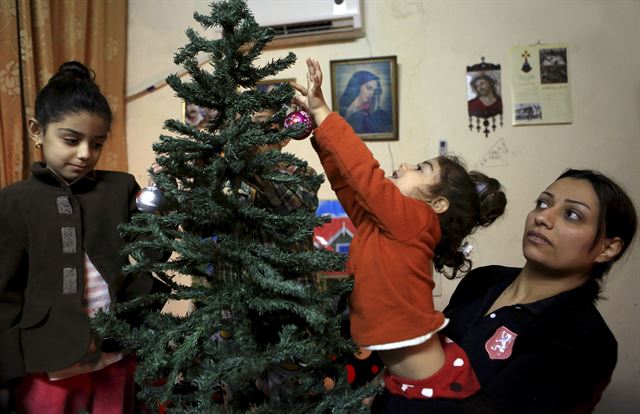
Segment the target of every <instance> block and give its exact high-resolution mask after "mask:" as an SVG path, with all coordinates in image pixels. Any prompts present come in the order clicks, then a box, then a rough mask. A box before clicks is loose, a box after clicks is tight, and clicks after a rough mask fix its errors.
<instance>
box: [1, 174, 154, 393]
mask: <svg viewBox="0 0 640 414" xmlns="http://www.w3.org/2000/svg"><path fill="white" fill-rule="evenodd" d="M31 172H32V176H31V177H30V178H29V179H27V180H25V181H22V182H19V183H16V184H13V185H10V186H8V187H5V188H3V189H2V190H0V384H2V383H4V382H5V381H8V380H10V379H13V378H17V377H20V376H22V375H24V373H25V372H30V373H35V372H48V371H53V370H58V369H61V368H65V367H68V366H70V365H72V364H73V363H75V362H76V361H78V360H79V359H80V358H81V357H82V356H83V355H84V354H85V352H86V351H87V347H88V345H89V340H90V332H91V323H90V320H89V318H88V317H87V316H86V315H85V314H84V312H83V309H82V297H83V284H84V267H83V258H84V254H85V252H86V253H87V255H88V256H89V257H90V258H91V261H92V262H93V264H94V265H95V267H96V268H97V269H98V271H99V272H100V274H101V275H102V277H103V278H104V279H105V281H106V282H107V284H108V285H109V292H110V294H111V299H112V301H113V302H117V301H122V300H126V299H130V298H133V297H135V296H139V295H141V294H145V293H148V292H150V291H151V290H152V287H153V285H154V279H153V278H152V277H151V276H150V275H144V276H140V277H135V276H133V275H128V276H125V275H124V274H123V273H122V270H121V269H122V267H123V265H125V264H127V263H128V258H127V257H126V256H124V255H122V254H121V253H120V252H121V250H122V248H123V247H124V244H125V242H126V240H124V239H123V238H122V237H121V235H120V231H119V230H118V225H119V224H121V223H124V222H128V221H129V219H130V218H131V216H132V215H133V214H134V213H136V212H137V208H136V204H135V198H136V194H137V192H138V190H139V186H138V184H137V183H136V181H135V179H134V178H133V176H131V175H130V174H126V173H120V172H109V171H95V172H93V173H92V174H90V175H88V176H87V177H84V178H82V179H81V180H79V181H77V182H75V183H73V184H72V185H70V186H68V185H66V184H64V183H63V182H61V181H60V180H59V179H58V178H57V177H56V176H55V175H54V174H53V173H51V171H50V170H48V169H47V168H46V166H45V165H44V164H41V163H36V164H34V165H33V167H32V169H31Z"/></svg>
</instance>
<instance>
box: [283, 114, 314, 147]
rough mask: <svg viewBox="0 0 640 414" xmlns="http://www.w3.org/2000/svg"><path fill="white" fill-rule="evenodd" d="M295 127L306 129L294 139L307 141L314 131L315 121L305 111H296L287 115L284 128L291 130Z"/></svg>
mask: <svg viewBox="0 0 640 414" xmlns="http://www.w3.org/2000/svg"><path fill="white" fill-rule="evenodd" d="M294 125H304V129H303V130H302V131H301V132H300V134H299V135H298V136H295V137H292V138H293V139H297V140H301V139H305V138H307V137H308V136H309V135H310V134H311V131H313V120H312V119H311V116H310V115H309V114H308V113H306V112H305V111H295V112H291V113H290V114H289V115H287V117H286V118H285V119H284V127H285V128H291V127H292V126H294Z"/></svg>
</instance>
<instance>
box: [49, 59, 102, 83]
mask: <svg viewBox="0 0 640 414" xmlns="http://www.w3.org/2000/svg"><path fill="white" fill-rule="evenodd" d="M94 78H95V74H94V73H93V72H92V71H91V70H89V68H87V67H86V66H85V65H83V64H82V63H80V62H77V61H75V60H74V61H70V62H65V63H63V64H62V65H60V68H58V73H56V74H55V75H54V76H53V77H52V78H51V80H58V79H70V80H85V81H93V80H94Z"/></svg>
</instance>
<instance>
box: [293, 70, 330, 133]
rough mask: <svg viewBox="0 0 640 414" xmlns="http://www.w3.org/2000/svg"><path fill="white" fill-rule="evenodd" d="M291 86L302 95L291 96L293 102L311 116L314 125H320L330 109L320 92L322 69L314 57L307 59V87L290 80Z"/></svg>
mask: <svg viewBox="0 0 640 414" xmlns="http://www.w3.org/2000/svg"><path fill="white" fill-rule="evenodd" d="M291 86H292V87H293V88H294V89H295V90H297V91H298V92H300V94H301V95H302V96H303V97H306V98H307V99H302V98H301V97H299V96H295V97H294V98H293V102H294V103H295V104H296V105H298V106H300V107H302V108H303V109H304V110H305V111H307V112H308V113H310V114H311V116H313V120H314V121H315V123H316V125H320V124H321V123H322V121H324V120H325V118H326V117H327V116H329V114H330V113H331V109H330V108H329V106H328V105H327V102H326V101H325V100H324V95H323V94H322V69H320V64H319V63H318V61H317V60H315V59H310V58H309V59H307V87H306V88H305V87H304V86H302V85H300V84H299V83H295V82H292V83H291Z"/></svg>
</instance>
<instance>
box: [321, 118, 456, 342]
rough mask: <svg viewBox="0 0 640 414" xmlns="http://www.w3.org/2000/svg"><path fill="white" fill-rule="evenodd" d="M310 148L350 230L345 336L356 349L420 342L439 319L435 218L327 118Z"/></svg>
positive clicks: (341, 125)
mask: <svg viewBox="0 0 640 414" xmlns="http://www.w3.org/2000/svg"><path fill="white" fill-rule="evenodd" d="M314 136H315V138H314V139H313V145H314V148H315V149H316V151H317V152H318V155H319V157H320V161H321V162H322V165H323V167H324V171H325V173H326V175H327V178H328V179H329V182H330V183H331V188H332V189H333V191H335V193H336V195H337V197H338V199H339V201H340V203H341V204H342V206H343V208H344V209H345V211H346V212H347V214H348V215H349V218H350V219H351V221H352V222H353V224H354V225H355V227H356V230H357V231H356V235H355V237H354V239H353V241H352V242H351V247H350V252H349V262H348V264H347V269H348V271H349V272H351V273H353V274H354V277H355V286H354V289H353V292H352V294H351V304H350V315H351V335H352V336H353V338H354V340H355V341H356V342H357V343H358V344H360V345H362V346H372V345H382V344H389V343H393V342H400V341H405V340H410V339H414V338H418V337H421V336H423V335H426V334H428V333H430V332H434V331H436V330H438V329H439V328H440V327H441V326H442V325H443V323H444V316H443V315H442V313H441V312H436V311H435V310H434V305H433V296H432V294H431V292H432V291H433V287H434V283H433V277H432V267H433V266H432V262H431V260H432V258H433V250H434V248H435V246H436V245H437V243H438V241H439V240H440V223H439V220H438V217H437V215H436V213H435V212H434V211H433V209H432V208H431V207H430V206H429V205H428V204H427V203H425V202H424V201H420V200H416V199H414V198H410V197H406V196H404V195H402V194H401V193H400V190H398V188H397V187H396V186H395V184H393V183H392V182H391V181H390V180H388V179H387V178H385V176H384V171H383V170H382V169H380V164H379V163H378V161H376V160H375V159H374V158H373V155H372V154H371V152H370V151H369V149H368V148H367V147H366V145H365V144H364V143H363V142H362V141H361V140H360V138H358V136H357V135H356V134H355V132H354V131H353V129H352V128H351V126H349V124H348V123H347V122H346V121H345V120H344V119H342V118H341V117H340V116H339V115H337V114H336V113H331V114H330V115H329V116H328V117H327V118H326V119H325V121H324V122H323V123H322V124H321V125H320V126H319V127H318V128H317V129H316V130H315V133H314Z"/></svg>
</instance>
